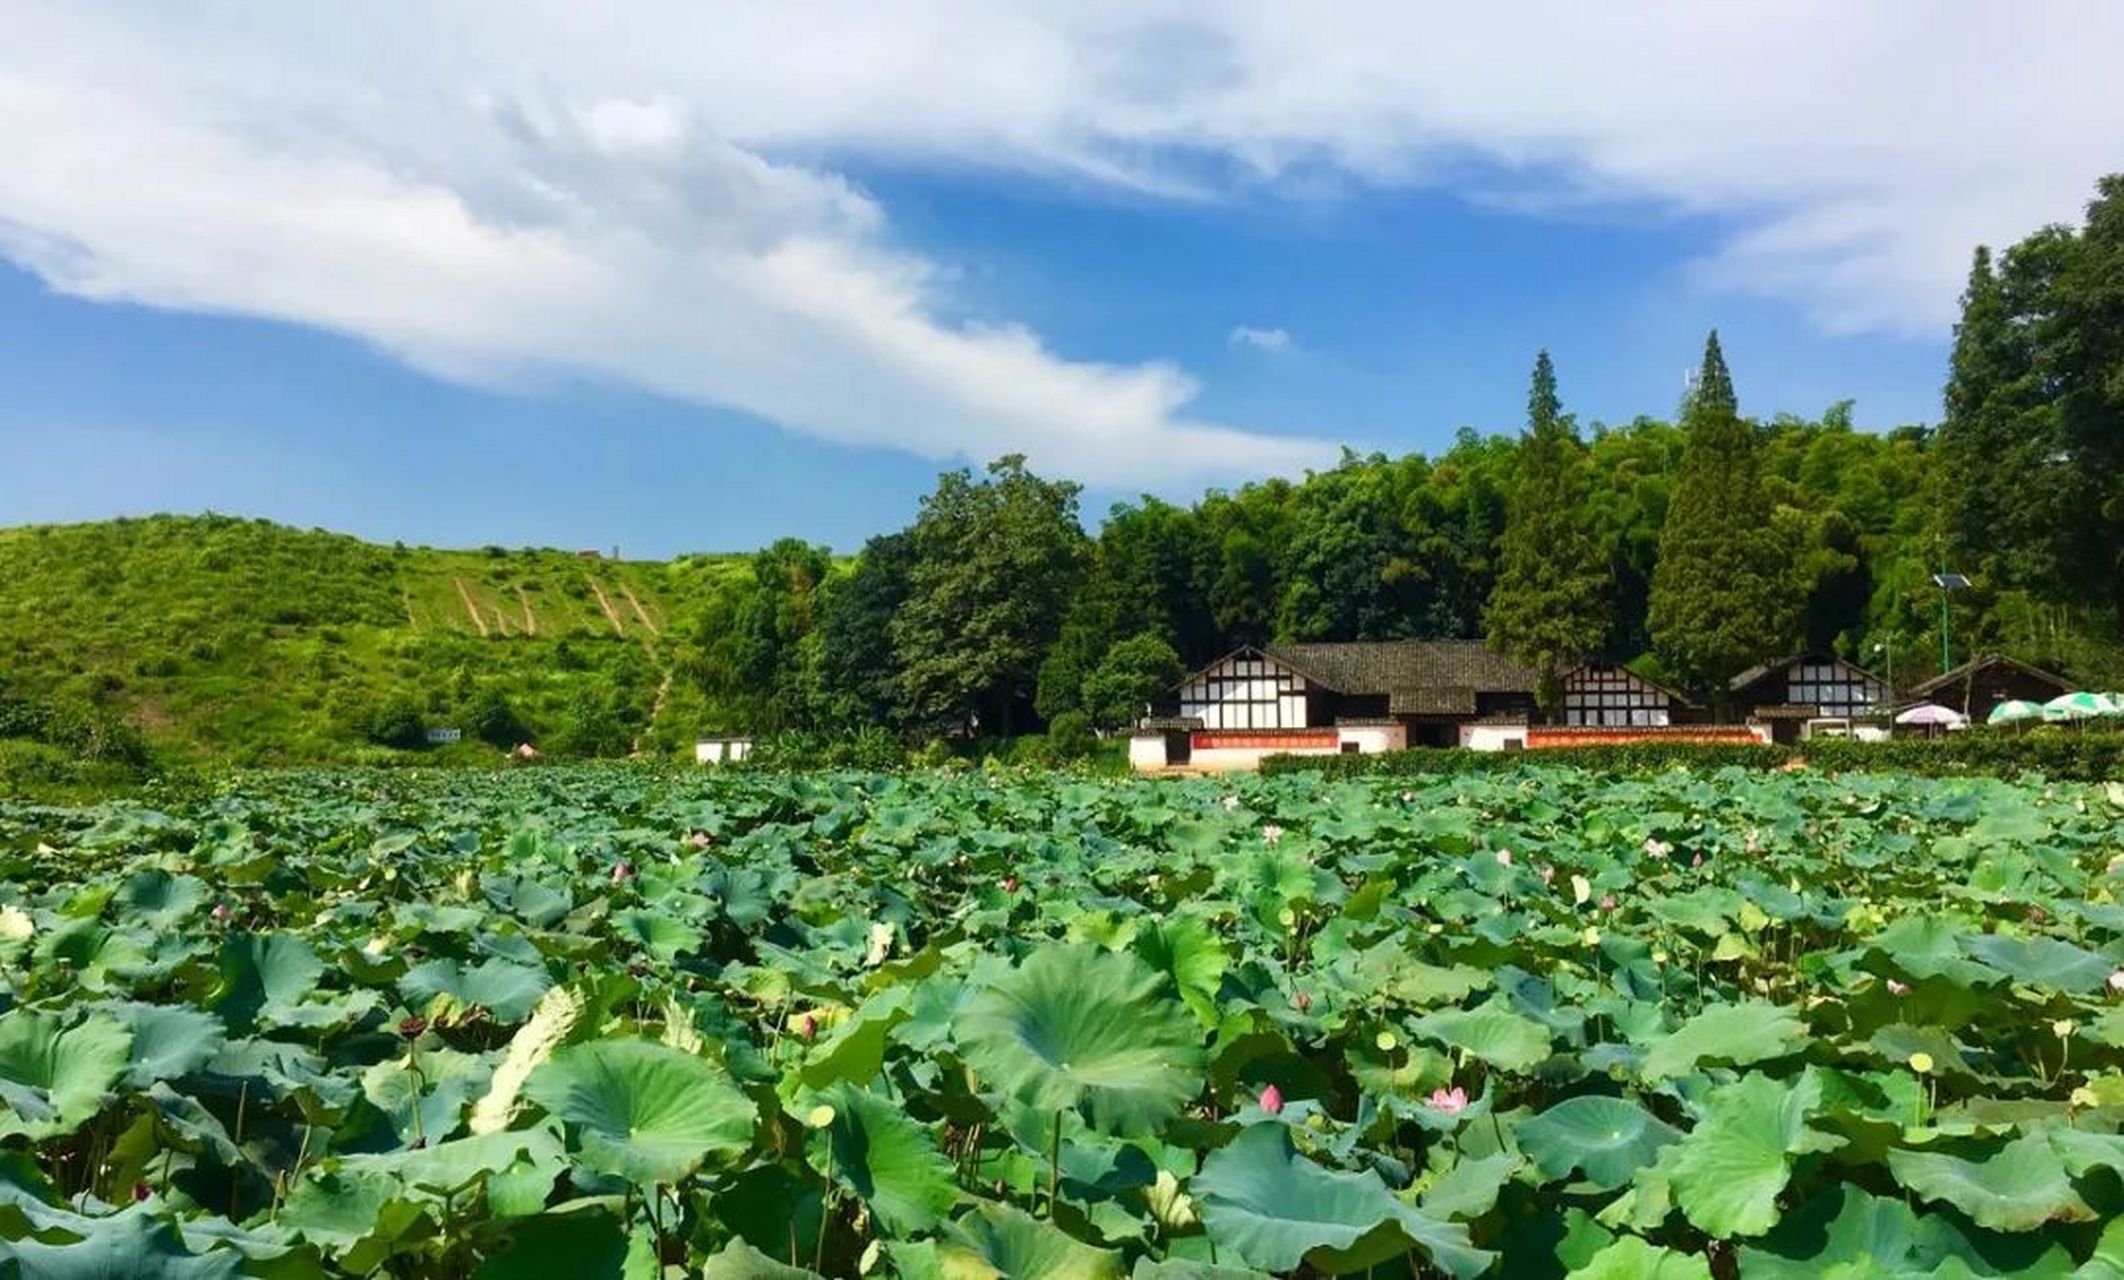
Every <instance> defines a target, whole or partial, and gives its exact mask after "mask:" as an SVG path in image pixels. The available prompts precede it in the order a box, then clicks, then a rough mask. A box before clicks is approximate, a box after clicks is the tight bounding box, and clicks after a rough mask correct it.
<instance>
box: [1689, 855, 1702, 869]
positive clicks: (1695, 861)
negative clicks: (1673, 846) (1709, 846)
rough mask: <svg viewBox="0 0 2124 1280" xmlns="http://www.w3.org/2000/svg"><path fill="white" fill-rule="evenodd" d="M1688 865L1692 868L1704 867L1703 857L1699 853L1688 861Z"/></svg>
mask: <svg viewBox="0 0 2124 1280" xmlns="http://www.w3.org/2000/svg"><path fill="white" fill-rule="evenodd" d="M1689 865H1690V866H1692V867H1700V866H1702V865H1704V855H1702V854H1700V853H1699V854H1697V855H1696V856H1695V857H1693V858H1691V859H1689Z"/></svg>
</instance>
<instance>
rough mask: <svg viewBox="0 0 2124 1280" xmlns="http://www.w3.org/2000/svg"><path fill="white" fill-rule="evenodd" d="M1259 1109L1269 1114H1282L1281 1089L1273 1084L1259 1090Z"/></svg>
mask: <svg viewBox="0 0 2124 1280" xmlns="http://www.w3.org/2000/svg"><path fill="white" fill-rule="evenodd" d="M1261 1109H1262V1110H1263V1111H1266V1112H1268V1113H1269V1114H1270V1115H1272V1116H1274V1115H1281V1114H1283V1090H1281V1089H1278V1088H1277V1087H1276V1086H1275V1085H1270V1086H1269V1087H1268V1088H1266V1089H1263V1090H1262V1091H1261Z"/></svg>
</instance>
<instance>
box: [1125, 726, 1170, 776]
mask: <svg viewBox="0 0 2124 1280" xmlns="http://www.w3.org/2000/svg"><path fill="white" fill-rule="evenodd" d="M1128 767H1129V768H1131V769H1134V770H1136V771H1137V772H1138V773H1149V772H1151V771H1153V770H1157V769H1163V768H1164V767H1165V735H1163V734H1155V735H1138V736H1136V737H1132V738H1130V739H1129V740H1128Z"/></svg>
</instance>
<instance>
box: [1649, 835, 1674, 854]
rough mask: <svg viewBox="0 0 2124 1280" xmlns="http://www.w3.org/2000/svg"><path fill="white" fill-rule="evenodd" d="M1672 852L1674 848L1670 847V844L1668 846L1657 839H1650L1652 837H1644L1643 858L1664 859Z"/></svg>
mask: <svg viewBox="0 0 2124 1280" xmlns="http://www.w3.org/2000/svg"><path fill="white" fill-rule="evenodd" d="M1672 852H1674V846H1673V845H1671V844H1668V843H1667V842H1665V841H1664V840H1659V839H1655V838H1654V837H1652V836H1646V837H1645V856H1646V857H1648V858H1664V857H1666V856H1667V855H1668V854H1670V853H1672Z"/></svg>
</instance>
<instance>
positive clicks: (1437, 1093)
mask: <svg viewBox="0 0 2124 1280" xmlns="http://www.w3.org/2000/svg"><path fill="white" fill-rule="evenodd" d="M1430 1105H1431V1109H1432V1110H1433V1111H1443V1112H1444V1113H1445V1114H1447V1115H1449V1116H1457V1115H1459V1114H1460V1113H1461V1112H1463V1111H1465V1110H1467V1109H1468V1091H1467V1090H1466V1089H1463V1088H1461V1087H1460V1086H1459V1085H1457V1084H1456V1085H1454V1086H1453V1087H1452V1088H1451V1089H1433V1090H1432V1091H1431V1098H1430Z"/></svg>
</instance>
